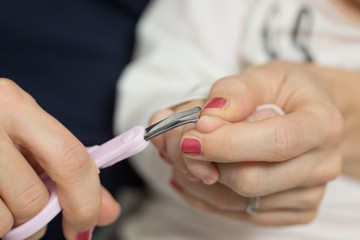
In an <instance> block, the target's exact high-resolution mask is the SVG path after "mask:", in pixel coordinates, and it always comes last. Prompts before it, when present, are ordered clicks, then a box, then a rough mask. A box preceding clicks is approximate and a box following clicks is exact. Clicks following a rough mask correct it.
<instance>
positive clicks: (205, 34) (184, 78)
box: [115, 0, 251, 195]
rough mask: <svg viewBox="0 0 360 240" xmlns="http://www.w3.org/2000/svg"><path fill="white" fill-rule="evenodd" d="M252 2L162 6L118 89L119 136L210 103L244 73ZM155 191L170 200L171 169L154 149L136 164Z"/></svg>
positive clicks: (163, 0)
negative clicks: (215, 89)
mask: <svg viewBox="0 0 360 240" xmlns="http://www.w3.org/2000/svg"><path fill="white" fill-rule="evenodd" d="M248 2H251V1H246V0H196V1H195V0H156V1H153V2H152V3H151V4H150V6H149V7H148V9H147V11H146V12H145V14H144V15H143V17H142V19H141V20H140V23H139V26H138V29H137V42H136V51H135V56H134V60H133V61H132V63H131V64H130V65H129V66H128V67H127V68H126V69H125V71H124V73H123V75H122V76H121V77H120V79H119V82H118V86H117V99H116V108H115V132H116V133H117V134H118V133H120V132H123V131H125V130H127V129H129V128H131V127H133V126H135V125H142V126H147V125H148V122H149V120H150V118H151V116H152V115H153V114H154V113H155V112H156V111H157V110H159V109H162V108H165V107H169V106H172V105H174V104H177V103H181V102H184V101H187V100H191V99H199V98H205V97H207V95H208V92H209V90H210V87H211V85H212V84H213V82H214V81H216V80H217V79H219V78H221V77H224V76H228V75H233V74H236V73H238V72H239V71H240V69H241V64H240V60H239V50H238V49H239V48H240V46H241V33H242V32H243V29H242V28H243V24H242V23H243V22H244V21H245V18H246V13H247V12H248ZM131 163H132V164H133V165H134V166H135V168H136V169H137V171H138V172H139V173H140V174H141V175H142V177H143V178H144V179H145V181H146V182H147V183H148V185H149V186H150V187H152V188H153V189H154V190H156V191H157V192H162V193H165V195H169V194H170V195H174V194H173V193H172V192H173V191H172V190H171V189H170V188H169V184H168V180H169V176H170V174H171V173H170V169H169V168H168V167H167V166H165V164H163V163H162V161H161V160H159V159H158V154H157V151H156V150H155V148H154V147H153V146H152V145H150V146H149V147H148V148H147V149H146V150H145V151H143V152H142V153H140V154H137V155H135V156H134V157H133V159H132V160H131Z"/></svg>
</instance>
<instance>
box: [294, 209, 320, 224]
mask: <svg viewBox="0 0 360 240" xmlns="http://www.w3.org/2000/svg"><path fill="white" fill-rule="evenodd" d="M316 217H317V210H312V211H307V212H304V213H302V214H300V216H299V218H297V220H296V223H295V224H309V223H311V222H312V221H314V220H315V218H316Z"/></svg>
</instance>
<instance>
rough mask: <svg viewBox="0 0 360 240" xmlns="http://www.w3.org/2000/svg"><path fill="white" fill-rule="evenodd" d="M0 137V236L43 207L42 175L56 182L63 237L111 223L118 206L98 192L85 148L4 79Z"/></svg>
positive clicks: (0, 94) (0, 87) (0, 88)
mask: <svg viewBox="0 0 360 240" xmlns="http://www.w3.org/2000/svg"><path fill="white" fill-rule="evenodd" d="M0 139H1V141H0V142H1V144H0V147H1V151H0V168H1V174H0V197H1V198H0V219H1V221H0V236H3V235H4V234H6V233H7V232H8V231H9V230H10V229H11V228H12V227H14V226H17V225H19V224H21V223H24V222H26V221H27V220H29V219H30V218H32V217H34V216H35V215H36V214H38V213H39V212H40V210H41V209H42V208H44V206H45V205H46V203H47V201H48V198H49V194H48V191H47V189H46V187H45V185H44V184H43V183H42V181H41V180H40V178H39V177H38V175H39V174H40V173H42V172H43V171H45V172H46V173H47V174H48V175H49V176H50V177H51V178H52V180H54V181H55V182H56V184H57V192H58V196H59V201H60V204H61V206H62V207H63V212H62V214H63V230H64V234H65V237H66V238H67V239H80V238H83V237H84V236H89V235H90V234H91V229H92V228H94V226H95V225H96V224H108V223H110V222H111V221H113V220H115V218H116V217H117V215H118V214H119V211H120V207H119V205H118V204H117V203H116V201H115V200H114V199H113V198H112V197H111V195H110V194H109V193H108V192H107V191H106V190H105V189H103V190H102V189H101V186H100V181H99V177H98V174H97V170H96V167H95V164H94V161H93V160H92V159H91V157H90V155H89V154H88V152H87V151H86V149H85V147H84V146H83V145H82V144H81V143H80V142H79V141H78V140H77V139H76V138H75V137H74V136H73V135H72V134H71V133H70V132H69V131H68V130H67V129H66V128H65V127H64V126H63V125H61V124H60V123H59V122H58V121H57V120H56V119H54V118H53V117H51V116H50V115H49V114H47V113H46V112H45V111H44V110H43V109H42V108H41V107H40V106H39V105H38V104H37V103H36V102H35V101H34V99H33V98H32V97H31V96H30V95H29V94H27V93H26V92H24V91H23V90H22V89H21V88H20V87H19V86H17V85H16V84H15V83H14V82H12V81H10V80H8V79H0ZM110 209H111V210H110Z"/></svg>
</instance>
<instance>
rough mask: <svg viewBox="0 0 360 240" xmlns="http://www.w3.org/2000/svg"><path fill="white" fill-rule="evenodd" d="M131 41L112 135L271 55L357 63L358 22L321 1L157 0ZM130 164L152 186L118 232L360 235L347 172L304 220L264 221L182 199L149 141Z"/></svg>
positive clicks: (355, 190) (358, 195)
mask: <svg viewBox="0 0 360 240" xmlns="http://www.w3.org/2000/svg"><path fill="white" fill-rule="evenodd" d="M137 41H138V42H137V45H136V46H137V47H136V53H135V57H134V61H133V62H132V63H131V64H130V65H129V66H128V67H127V69H126V70H125V72H124V74H123V75H122V76H121V81H119V84H118V89H117V90H118V98H117V108H116V119H115V128H116V133H120V132H123V131H125V130H126V129H129V128H131V127H133V126H135V125H143V126H146V125H148V122H149V120H150V117H151V116H152V114H154V113H155V111H157V110H159V109H162V108H165V107H168V106H171V105H174V104H177V103H181V102H184V101H187V100H192V99H198V98H206V96H207V94H208V92H209V89H210V87H211V85H212V84H213V82H214V81H216V80H217V79H219V78H221V77H224V76H229V75H233V74H237V73H239V72H240V71H241V69H242V68H244V67H246V66H248V65H259V64H264V63H266V62H268V61H269V60H271V59H272V58H274V57H276V58H279V59H285V60H291V61H296V62H301V61H305V60H311V61H313V62H315V63H316V64H318V65H323V66H329V67H335V68H343V69H349V70H360V28H359V27H358V26H356V25H354V24H352V23H351V22H350V21H349V20H348V19H347V18H346V17H344V16H343V15H342V14H340V12H338V11H337V9H336V8H335V7H334V6H333V5H331V4H330V2H329V1H327V0H292V1H289V0H253V1H251V0H242V1H241V0H221V1H220V0H196V1H195V0H157V1H153V2H152V3H151V5H150V6H149V8H148V9H147V11H146V13H145V14H144V16H143V17H142V19H141V21H140V24H139V26H138V30H137ZM131 162H132V163H133V164H134V166H135V168H136V169H137V170H138V172H139V173H140V174H141V176H142V177H143V178H144V180H145V182H147V183H148V185H149V187H150V189H151V191H152V192H153V194H152V197H151V198H149V199H146V201H145V203H144V206H143V207H142V208H141V209H139V211H138V213H137V214H136V215H134V216H133V217H132V218H130V219H127V221H126V224H125V226H124V227H123V228H122V229H121V230H120V232H121V234H122V235H123V237H124V238H125V239H136V240H143V239H144V240H145V239H146V240H150V239H157V240H158V239H207V240H210V239H228V240H232V239H360V183H359V181H355V180H352V179H350V178H347V177H346V176H341V177H339V178H338V179H336V180H335V181H333V182H331V183H329V184H328V187H327V191H326V194H325V196H324V199H323V201H322V204H321V206H320V210H319V215H318V217H317V219H316V220H315V221H313V222H312V223H311V224H309V225H305V226H292V227H284V228H267V227H258V226H254V225H249V224H247V223H243V222H235V221H232V220H229V219H225V218H222V217H218V216H213V215H211V216H210V215H206V214H204V213H199V212H197V211H196V210H194V209H193V208H192V207H190V206H188V205H187V204H185V203H184V201H183V200H182V199H181V198H180V197H179V196H178V195H177V194H176V193H174V191H173V189H171V187H170V186H169V178H170V176H171V168H170V167H169V166H167V165H166V164H165V163H163V162H162V160H160V159H159V156H158V153H157V151H156V149H155V148H154V147H153V146H150V147H148V149H147V150H145V151H144V152H142V153H140V154H138V155H136V156H134V157H133V159H132V160H131Z"/></svg>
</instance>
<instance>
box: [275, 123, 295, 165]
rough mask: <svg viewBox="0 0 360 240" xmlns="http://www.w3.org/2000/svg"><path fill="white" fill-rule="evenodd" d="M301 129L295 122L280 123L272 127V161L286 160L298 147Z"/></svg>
mask: <svg viewBox="0 0 360 240" xmlns="http://www.w3.org/2000/svg"><path fill="white" fill-rule="evenodd" d="M300 136H301V131H300V129H299V127H298V126H297V124H296V123H288V122H287V123H281V124H277V126H276V127H275V128H274V133H273V141H274V144H271V146H273V149H272V150H271V151H272V157H273V159H272V160H273V161H284V160H287V159H288V158H289V157H291V156H292V155H293V154H294V151H296V149H298V148H299V147H300V140H299V139H300Z"/></svg>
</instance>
